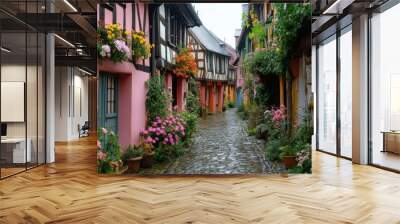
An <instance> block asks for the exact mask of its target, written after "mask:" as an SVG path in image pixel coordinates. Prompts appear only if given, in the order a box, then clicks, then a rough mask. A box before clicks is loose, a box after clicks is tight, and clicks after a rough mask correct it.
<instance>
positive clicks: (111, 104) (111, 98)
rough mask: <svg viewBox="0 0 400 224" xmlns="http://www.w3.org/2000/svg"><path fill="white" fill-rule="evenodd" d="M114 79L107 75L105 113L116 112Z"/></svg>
mask: <svg viewBox="0 0 400 224" xmlns="http://www.w3.org/2000/svg"><path fill="white" fill-rule="evenodd" d="M116 83H117V82H116V80H115V78H114V77H107V96H106V97H107V99H106V103H107V107H106V108H107V111H106V114H114V113H116V111H117V110H116V103H115V102H116V94H115V93H116V89H117V88H116Z"/></svg>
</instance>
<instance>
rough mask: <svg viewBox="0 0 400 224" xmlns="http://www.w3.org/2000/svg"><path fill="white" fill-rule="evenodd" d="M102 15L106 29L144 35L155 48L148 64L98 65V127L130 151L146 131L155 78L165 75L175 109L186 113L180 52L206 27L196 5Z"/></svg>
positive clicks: (110, 7)
mask: <svg viewBox="0 0 400 224" xmlns="http://www.w3.org/2000/svg"><path fill="white" fill-rule="evenodd" d="M97 12H98V14H97V18H98V19H97V20H98V23H99V24H100V25H102V26H105V25H107V24H119V25H120V26H121V27H122V28H123V29H124V30H125V31H127V32H131V31H134V32H139V31H142V32H144V34H145V36H146V39H147V41H148V42H149V43H151V44H154V48H152V50H151V57H150V58H149V59H146V60H142V59H140V60H137V61H132V60H127V61H124V62H119V63H114V62H112V61H111V60H108V59H99V60H98V65H97V70H98V80H99V81H98V82H99V83H98V84H99V85H98V105H99V106H98V124H99V127H105V128H107V129H110V130H112V131H114V132H115V133H117V134H118V136H119V143H120V145H121V149H122V150H124V149H125V148H126V147H127V146H128V145H137V144H139V143H140V132H141V131H142V130H144V129H145V128H146V124H147V111H146V106H145V105H146V94H147V87H146V82H147V80H149V78H150V76H151V75H162V76H164V80H165V88H166V90H168V91H169V93H170V95H171V98H172V99H173V102H172V105H171V107H172V106H176V107H177V108H178V110H180V111H182V110H185V96H186V91H187V80H186V79H185V78H181V77H177V76H176V75H175V74H174V73H173V70H174V69H173V68H174V64H175V57H176V55H177V54H178V52H179V47H181V46H186V39H187V36H186V35H187V34H186V33H187V29H188V28H189V27H192V26H197V25H199V24H201V22H200V19H199V18H198V17H197V14H196V13H195V11H194V9H193V6H192V5H191V4H176V5H165V4H160V5H156V4H143V3H105V4H99V5H98V10H97ZM171 27H174V29H172V28H171Z"/></svg>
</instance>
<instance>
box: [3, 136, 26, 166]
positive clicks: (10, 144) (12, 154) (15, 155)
mask: <svg viewBox="0 0 400 224" xmlns="http://www.w3.org/2000/svg"><path fill="white" fill-rule="evenodd" d="M26 142H27V143H28V144H27V147H26V152H25V144H26ZM26 142H25V138H6V139H1V159H2V160H4V162H5V163H8V164H10V163H13V164H20V163H26V162H31V158H32V153H31V145H32V142H31V139H29V138H28V139H27V141H26Z"/></svg>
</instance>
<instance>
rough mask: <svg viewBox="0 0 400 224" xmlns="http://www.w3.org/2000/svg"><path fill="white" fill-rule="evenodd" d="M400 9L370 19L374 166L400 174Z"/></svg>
mask: <svg viewBox="0 0 400 224" xmlns="http://www.w3.org/2000/svg"><path fill="white" fill-rule="evenodd" d="M398 21H400V5H396V6H394V7H392V8H390V9H388V10H387V11H384V12H383V13H381V14H376V15H374V16H373V17H372V18H371V29H372V32H371V33H372V37H371V41H372V48H371V51H372V52H371V59H372V63H371V65H372V73H371V102H370V103H371V122H372V125H371V138H372V139H371V140H372V155H371V156H372V163H373V164H375V165H379V166H383V167H387V168H390V169H395V170H400V103H399V102H400V101H399V96H400V63H399V57H398V54H399V52H400V45H399V44H398V40H399V39H400V32H398V29H395V27H398Z"/></svg>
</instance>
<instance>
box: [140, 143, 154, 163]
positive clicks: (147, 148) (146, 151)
mask: <svg viewBox="0 0 400 224" xmlns="http://www.w3.org/2000/svg"><path fill="white" fill-rule="evenodd" d="M140 148H141V149H142V150H143V158H142V162H141V164H140V166H141V167H143V168H149V167H151V166H153V164H154V155H155V152H154V151H153V145H152V144H149V143H142V144H141V145H140Z"/></svg>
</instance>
